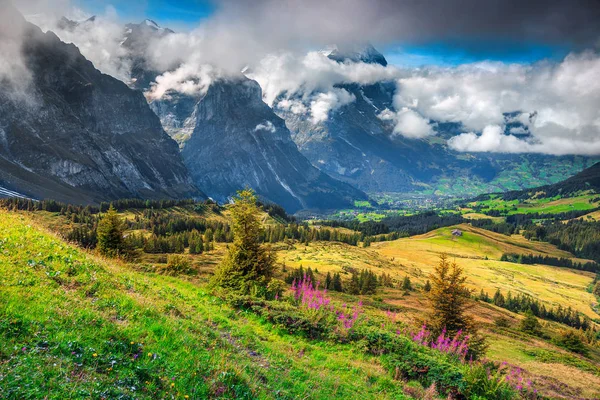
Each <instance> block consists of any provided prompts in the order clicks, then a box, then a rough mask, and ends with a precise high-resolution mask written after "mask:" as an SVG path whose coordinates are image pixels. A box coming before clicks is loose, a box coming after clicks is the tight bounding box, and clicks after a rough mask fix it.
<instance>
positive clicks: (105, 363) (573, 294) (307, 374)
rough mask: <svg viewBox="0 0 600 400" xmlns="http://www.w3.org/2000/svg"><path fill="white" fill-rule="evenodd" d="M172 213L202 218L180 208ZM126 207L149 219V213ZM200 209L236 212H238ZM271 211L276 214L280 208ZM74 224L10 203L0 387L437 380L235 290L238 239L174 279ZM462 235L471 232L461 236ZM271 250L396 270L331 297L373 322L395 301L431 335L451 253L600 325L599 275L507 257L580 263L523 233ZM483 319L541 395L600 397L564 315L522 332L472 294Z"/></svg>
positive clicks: (264, 391)
mask: <svg viewBox="0 0 600 400" xmlns="http://www.w3.org/2000/svg"><path fill="white" fill-rule="evenodd" d="M163 212H164V213H170V212H173V213H179V214H183V215H189V211H188V210H186V209H182V208H175V209H173V210H164V211H163ZM120 215H121V216H122V217H125V218H127V219H129V220H135V219H136V216H137V217H138V218H139V217H140V215H141V213H140V212H139V211H135V210H126V211H123V212H121V214H120ZM197 218H205V219H213V220H219V221H226V220H227V219H228V218H229V217H228V212H227V211H226V210H225V211H223V212H218V213H212V212H207V213H203V214H202V216H201V217H197ZM262 221H263V223H264V224H266V225H276V224H277V223H278V222H277V220H276V219H274V218H272V217H270V216H268V215H267V214H264V215H263V217H262ZM70 224H71V222H70V221H69V220H68V219H66V218H64V216H62V215H60V214H58V213H50V212H45V211H40V212H34V213H16V212H4V211H0V269H1V270H2V276H1V280H0V286H1V287H2V291H1V293H0V305H1V306H2V312H1V314H0V337H1V338H2V344H1V345H0V387H1V388H2V389H0V397H5V398H40V397H44V396H48V398H57V399H58V398H80V397H81V398H82V397H86V396H92V397H97V398H101V397H105V398H113V397H117V396H121V398H156V397H160V398H290V399H291V398H317V399H320V398H323V399H326V398H353V396H354V395H355V393H361V398H378V399H379V398H394V399H402V398H420V396H422V395H423V393H424V390H425V389H426V387H427V385H426V384H425V383H424V382H426V381H420V382H416V381H414V380H411V379H412V378H407V379H395V376H394V374H391V373H390V366H389V365H390V364H389V363H390V361H389V359H388V358H386V356H382V355H380V354H378V353H377V352H375V353H373V352H370V351H365V350H364V349H363V348H362V347H361V346H364V344H363V345H361V344H360V343H361V342H358V343H352V342H348V343H344V341H342V342H340V341H339V340H333V341H331V340H325V339H324V338H320V339H315V338H312V337H310V335H309V336H307V335H305V334H298V333H290V332H289V330H288V329H286V326H285V324H284V325H280V324H278V323H276V322H273V318H272V316H270V315H269V314H268V313H267V314H264V313H262V314H261V313H257V312H253V311H252V310H251V309H245V308H239V307H236V306H233V305H232V304H231V303H230V302H228V301H226V300H224V298H223V297H222V296H219V295H218V293H215V292H214V291H213V290H212V289H210V288H209V287H208V286H207V280H208V278H209V277H210V275H211V274H212V271H213V270H214V268H215V266H216V265H217V264H218V263H219V262H220V260H221V259H222V257H223V255H224V254H225V252H226V249H227V246H228V244H227V243H215V248H214V250H212V251H209V252H204V253H202V254H195V255H191V254H187V250H186V253H185V256H186V257H188V258H189V259H190V260H191V265H192V270H191V271H190V272H189V273H185V274H178V275H177V276H166V275H164V274H162V273H160V272H161V269H162V268H164V263H165V262H166V259H167V257H166V256H165V255H162V254H141V257H140V258H139V259H138V260H137V261H135V262H125V261H120V260H115V259H106V258H102V257H98V256H97V255H96V254H94V253H93V252H90V251H85V250H81V249H78V248H76V247H75V246H73V245H70V244H67V243H65V242H64V241H63V240H62V239H61V238H60V237H58V236H57V235H56V234H55V233H54V232H55V231H57V230H59V229H58V228H60V227H61V226H62V227H63V228H64V226H65V225H70ZM319 229H333V228H328V227H321V228H319ZM336 229H337V228H336ZM344 229H345V228H342V230H344ZM454 229H460V230H461V232H462V236H460V237H455V236H453V235H452V234H451V232H452V230H454ZM273 248H274V249H275V251H276V253H277V259H278V269H277V277H279V278H280V279H283V278H284V277H285V276H286V274H287V273H289V272H290V271H293V270H294V269H295V268H299V267H300V266H302V267H303V268H305V269H306V268H309V267H310V268H311V270H312V271H314V273H315V276H316V279H317V280H319V281H321V282H323V281H324V280H325V276H326V274H327V273H328V272H329V273H340V274H341V275H342V278H343V280H344V281H346V280H347V279H349V277H350V275H351V273H352V272H354V271H361V270H370V271H373V272H374V273H375V274H376V275H381V274H382V273H385V274H387V275H390V276H391V277H392V278H393V280H394V282H395V284H394V287H380V288H379V289H378V290H377V292H376V293H375V294H373V295H362V296H356V295H350V294H348V293H337V292H332V291H330V292H329V296H330V297H331V298H332V300H333V301H335V302H336V303H339V304H356V303H357V302H358V301H359V300H360V301H362V303H363V304H364V316H365V318H368V319H370V320H373V321H378V320H381V321H382V323H384V324H386V326H387V325H388V324H389V323H390V321H389V320H388V319H386V318H387V317H386V315H387V313H389V312H390V310H391V311H392V312H393V315H394V321H393V325H395V326H397V328H398V329H400V330H402V331H403V332H405V331H408V332H410V331H415V330H418V328H419V327H420V326H421V324H422V323H423V322H425V320H426V318H427V314H426V310H427V309H428V308H429V302H428V299H427V295H426V293H425V292H424V291H423V286H424V285H425V282H426V281H427V280H428V276H429V274H430V273H431V271H432V268H433V266H434V265H435V264H436V262H437V261H438V258H439V255H440V254H442V253H445V254H448V255H449V256H450V257H451V259H452V260H455V261H456V262H457V263H458V264H459V265H460V266H461V267H462V268H464V270H465V272H466V275H467V277H468V280H467V285H468V286H469V287H471V288H472V289H473V290H474V291H475V292H478V291H480V290H481V289H483V290H484V291H486V292H488V293H489V295H490V296H491V295H493V293H494V292H495V291H496V290H497V289H500V290H502V292H503V293H505V294H506V293H508V292H509V291H511V292H512V293H513V294H517V293H525V294H529V295H531V296H532V297H534V298H536V299H539V300H540V301H542V302H543V303H544V304H547V305H548V306H554V305H559V304H563V305H566V304H568V305H569V306H571V307H572V308H573V309H575V310H577V311H578V312H579V313H581V315H587V316H588V317H590V318H591V319H592V320H595V321H596V322H600V321H599V316H598V314H597V311H596V310H597V299H596V298H595V297H594V296H593V295H592V294H591V293H590V291H589V289H590V286H591V284H592V282H593V279H594V275H593V274H592V273H588V272H581V271H576V270H571V269H567V268H558V267H551V266H544V265H523V264H516V263H511V262H503V261H500V257H501V256H502V254H504V253H514V254H543V255H551V256H554V257H568V258H573V256H572V255H571V254H569V253H567V252H565V251H562V250H559V249H557V248H556V247H555V246H553V245H550V244H548V243H542V242H535V241H528V240H526V239H525V238H524V237H522V236H520V235H512V236H506V235H501V234H497V233H493V232H490V231H487V230H483V229H479V228H475V227H472V226H470V225H468V224H461V225H459V226H454V227H445V228H440V229H437V230H434V231H431V232H428V233H426V234H424V235H418V236H413V237H409V238H402V239H398V240H395V241H390V242H379V243H372V244H371V246H370V247H362V246H352V245H348V244H344V243H339V242H322V241H314V242H312V241H311V242H310V243H302V242H299V241H297V240H285V241H283V242H278V243H274V244H273ZM405 277H409V278H410V281H411V282H412V287H411V288H410V289H409V290H406V289H402V288H400V283H401V282H402V280H403V279H404V278H405ZM266 307H267V309H269V308H270V307H275V308H274V309H273V310H275V309H276V308H277V307H276V305H273V306H271V305H267V306H266ZM469 314H470V315H472V316H473V318H474V319H475V320H476V321H477V323H478V325H479V326H480V328H481V330H482V332H483V333H484V335H485V336H486V338H487V341H488V344H489V349H488V351H487V353H486V357H487V358H488V359H490V360H492V361H494V362H498V363H501V362H508V365H511V366H515V367H516V366H518V367H519V368H522V369H523V374H524V376H526V378H527V379H529V380H531V381H532V382H533V384H534V386H535V388H536V390H538V392H539V394H541V395H544V396H548V397H550V398H589V399H591V398H597V397H598V396H599V395H600V369H599V368H598V364H599V363H600V350H599V349H598V347H593V346H590V348H589V352H588V353H587V354H586V355H581V354H576V353H573V352H570V351H568V350H566V349H564V348H562V347H560V346H559V345H557V344H556V343H555V342H554V339H553V338H554V337H555V336H556V335H557V334H558V332H560V331H561V330H562V329H564V326H562V325H561V324H558V323H555V322H550V321H541V323H542V327H543V331H544V332H545V334H544V336H541V337H540V336H532V335H528V334H525V333H523V332H522V331H521V330H520V329H519V325H520V321H521V320H522V319H523V316H522V315H521V314H516V313H512V312H510V311H508V310H506V309H503V308H499V307H496V306H494V305H492V304H488V303H485V302H481V301H474V302H473V307H472V308H471V309H470V311H469ZM499 320H505V321H506V323H503V324H502V326H500V325H498V321H499ZM436 362H437V361H436ZM439 362H441V361H439ZM32 371H33V373H32ZM414 387H417V389H414ZM413 389H414V390H413ZM415 390H416V391H415ZM2 391H3V392H2ZM415 393H417V394H415ZM185 396H188V397H185Z"/></svg>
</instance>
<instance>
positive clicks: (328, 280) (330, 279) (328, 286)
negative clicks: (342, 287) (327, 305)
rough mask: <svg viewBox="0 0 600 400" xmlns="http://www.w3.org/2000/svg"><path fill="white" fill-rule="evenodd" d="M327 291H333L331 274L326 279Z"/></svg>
mask: <svg viewBox="0 0 600 400" xmlns="http://www.w3.org/2000/svg"><path fill="white" fill-rule="evenodd" d="M325 289H333V278H332V277H331V274H330V273H329V272H328V273H327V276H326V277H325Z"/></svg>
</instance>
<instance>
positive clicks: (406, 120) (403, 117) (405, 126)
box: [378, 107, 435, 139]
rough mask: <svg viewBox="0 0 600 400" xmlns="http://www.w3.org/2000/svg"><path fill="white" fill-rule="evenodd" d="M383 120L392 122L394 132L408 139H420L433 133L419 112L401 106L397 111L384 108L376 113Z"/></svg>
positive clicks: (427, 121)
mask: <svg viewBox="0 0 600 400" xmlns="http://www.w3.org/2000/svg"><path fill="white" fill-rule="evenodd" d="M378 117H379V118H380V119H382V120H384V121H393V122H394V131H393V132H394V134H397V135H401V136H404V137H407V138H410V139H421V138H424V137H427V136H432V135H435V131H434V130H433V129H432V127H431V124H430V123H429V120H427V119H425V118H423V117H422V116H421V115H420V114H419V113H417V112H415V111H413V110H411V109H409V108H406V107H404V108H402V109H400V110H399V111H397V112H393V111H390V110H388V109H385V110H383V111H382V112H381V114H379V115H378Z"/></svg>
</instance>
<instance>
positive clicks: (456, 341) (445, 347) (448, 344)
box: [412, 324, 469, 361]
mask: <svg viewBox="0 0 600 400" xmlns="http://www.w3.org/2000/svg"><path fill="white" fill-rule="evenodd" d="M430 336H431V332H430V331H428V330H427V326H426V325H425V324H423V326H422V327H421V330H420V331H419V332H417V333H416V334H414V335H412V340H413V341H414V342H416V343H418V344H420V345H422V346H427V347H430V348H432V349H435V350H438V351H441V352H442V353H447V354H455V355H457V356H458V357H459V358H460V359H461V360H463V361H464V360H465V359H466V357H467V353H468V351H469V347H468V342H469V336H468V335H463V332H462V330H459V331H458V332H456V335H454V337H453V338H451V337H450V336H447V333H446V329H445V328H444V329H443V330H442V333H441V334H440V335H439V336H438V337H437V338H436V339H435V340H431V341H430Z"/></svg>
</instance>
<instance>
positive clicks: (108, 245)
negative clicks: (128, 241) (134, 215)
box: [97, 204, 125, 257]
mask: <svg viewBox="0 0 600 400" xmlns="http://www.w3.org/2000/svg"><path fill="white" fill-rule="evenodd" d="M124 231H125V227H124V225H123V221H122V220H121V217H119V214H118V213H117V211H116V210H115V209H114V207H113V206H112V204H111V205H110V207H109V209H108V211H107V212H106V214H105V215H104V217H102V219H101V220H100V222H98V229H97V236H98V251H100V253H101V254H103V255H106V256H111V257H114V256H116V255H119V254H120V253H122V252H123V250H124V249H125V246H124V240H123V232H124Z"/></svg>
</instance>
